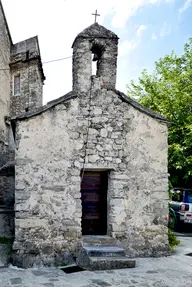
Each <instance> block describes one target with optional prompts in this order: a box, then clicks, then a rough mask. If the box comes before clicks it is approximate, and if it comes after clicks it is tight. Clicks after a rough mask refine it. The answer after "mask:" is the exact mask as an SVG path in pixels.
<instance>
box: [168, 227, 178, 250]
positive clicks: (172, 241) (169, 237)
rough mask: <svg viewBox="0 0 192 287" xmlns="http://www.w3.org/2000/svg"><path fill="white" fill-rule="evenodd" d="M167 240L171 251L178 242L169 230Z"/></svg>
mask: <svg viewBox="0 0 192 287" xmlns="http://www.w3.org/2000/svg"><path fill="white" fill-rule="evenodd" d="M168 240H169V246H170V249H171V251H172V250H173V248H174V247H175V246H177V245H178V244H179V243H180V240H178V239H177V236H176V235H175V234H174V233H172V232H171V230H170V229H168Z"/></svg>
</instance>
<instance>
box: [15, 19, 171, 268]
mask: <svg viewBox="0 0 192 287" xmlns="http://www.w3.org/2000/svg"><path fill="white" fill-rule="evenodd" d="M93 42H94V43H97V45H98V46H99V47H103V49H104V50H102V51H103V52H102V55H101V56H100V58H99V60H98V63H97V65H98V71H97V76H92V75H91V68H90V67H91V54H92V48H93ZM117 42H118V38H117V36H116V35H114V34H113V33H112V32H110V31H108V30H107V29H105V28H104V27H102V26H100V25H98V24H97V23H96V24H94V25H92V26H90V27H89V28H88V29H86V30H84V31H83V32H82V33H80V34H79V35H78V36H77V38H76V39H75V42H74V44H73V49H74V54H73V55H74V58H73V65H74V66H73V88H74V89H73V91H72V92H70V93H69V94H67V95H66V96H64V97H62V98H60V99H58V100H56V101H52V102H50V103H48V105H47V106H45V107H43V108H41V109H39V110H38V111H36V112H35V113H28V114H26V115H25V116H23V117H22V116H21V117H18V118H17V119H16V135H17V136H16V192H15V207H16V218H15V242H14V246H13V250H14V260H15V262H16V263H17V264H18V265H20V266H33V265H34V264H55V263H60V264H64V263H66V260H68V255H69V254H73V255H76V251H77V246H78V243H79V242H80V241H81V239H82V226H81V221H82V202H81V192H80V190H81V171H82V170H85V171H87V170H92V171H94V170H98V171H99V170H100V171H101V170H106V171H108V175H109V176H108V190H107V232H106V235H108V236H110V237H112V238H114V239H115V240H116V243H117V244H118V245H120V246H122V247H124V248H125V250H126V253H127V255H129V256H130V257H137V256H161V255H167V254H168V253H169V252H168V250H169V247H168V238H167V214H168V192H167V188H168V174H167V148H168V146H167V124H168V121H167V120H166V119H164V118H163V117H161V116H160V115H157V114H155V113H153V112H152V111H150V110H148V109H145V108H144V107H142V106H141V105H139V104H138V103H137V102H135V101H133V100H131V99H129V98H128V97H127V96H126V95H124V94H122V93H120V92H118V91H116V90H115V89H114V87H115V81H116V53H117ZM94 45H95V44H94ZM108 53H109V54H108ZM80 59H82V61H80ZM111 59H113V60H111ZM84 60H85V63H84ZM110 63H111V67H110ZM110 68H111V69H110ZM113 75H114V78H113ZM110 79H111V83H110ZM31 146H33V149H32V148H31Z"/></svg>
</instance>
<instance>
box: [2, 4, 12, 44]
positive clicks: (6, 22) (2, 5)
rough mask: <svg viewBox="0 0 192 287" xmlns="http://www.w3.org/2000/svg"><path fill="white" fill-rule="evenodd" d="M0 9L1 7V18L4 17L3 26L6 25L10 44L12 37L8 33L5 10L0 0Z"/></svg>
mask: <svg viewBox="0 0 192 287" xmlns="http://www.w3.org/2000/svg"><path fill="white" fill-rule="evenodd" d="M0 9H1V11H2V14H3V18H4V21H5V26H6V29H7V33H8V36H9V40H10V42H11V44H13V41H12V38H11V33H10V30H9V26H8V23H7V19H6V16H5V12H4V9H3V4H2V2H1V0H0Z"/></svg>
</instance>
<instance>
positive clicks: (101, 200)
mask: <svg viewBox="0 0 192 287" xmlns="http://www.w3.org/2000/svg"><path fill="white" fill-rule="evenodd" d="M107 183H108V174H107V172H93V171H85V172H84V173H83V175H82V182H81V200H82V234H83V235H106V233H107Z"/></svg>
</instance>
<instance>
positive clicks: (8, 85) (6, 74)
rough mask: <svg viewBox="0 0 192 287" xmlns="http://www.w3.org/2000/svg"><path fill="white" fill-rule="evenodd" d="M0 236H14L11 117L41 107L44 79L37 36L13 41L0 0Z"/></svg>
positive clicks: (13, 131)
mask: <svg viewBox="0 0 192 287" xmlns="http://www.w3.org/2000/svg"><path fill="white" fill-rule="evenodd" d="M0 31H1V32H0V43H1V49H0V237H8V238H12V237H13V236H14V196H15V179H14V174H15V172H14V159H15V154H14V153H15V143H14V135H13V134H14V133H15V124H14V123H13V125H12V126H11V121H10V118H11V116H17V115H20V114H22V113H24V112H27V111H30V110H35V109H36V108H38V107H40V106H42V87H43V81H44V79H45V77H44V74H43V69H42V63H41V58H40V51H39V46H38V39H37V37H33V38H31V39H28V40H25V41H23V42H20V43H17V44H13V42H12V39H11V35H10V32H9V28H8V25H7V21H6V18H5V14H4V10H3V6H2V3H1V1H0Z"/></svg>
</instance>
